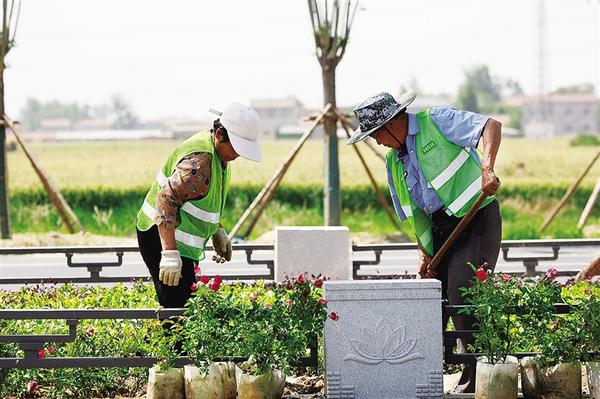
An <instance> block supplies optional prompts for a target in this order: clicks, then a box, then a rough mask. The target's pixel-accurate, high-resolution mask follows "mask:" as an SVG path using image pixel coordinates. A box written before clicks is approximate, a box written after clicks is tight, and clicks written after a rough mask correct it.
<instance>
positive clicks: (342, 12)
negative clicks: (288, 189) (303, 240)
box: [308, 0, 358, 226]
mask: <svg viewBox="0 0 600 399" xmlns="http://www.w3.org/2000/svg"><path fill="white" fill-rule="evenodd" d="M340 3H342V4H340ZM357 6H358V0H356V1H355V2H352V0H347V1H339V0H324V1H322V0H321V1H317V0H308V10H309V13H310V22H311V24H312V30H313V36H314V39H315V47H316V50H317V51H316V55H317V60H318V61H319V64H320V65H321V76H322V78H323V105H324V106H325V105H327V104H331V109H332V110H333V111H335V110H336V98H335V69H336V67H337V65H338V64H339V62H340V61H341V60H342V57H343V56H344V53H345V51H346V46H347V44H348V37H349V35H350V29H351V28H352V23H353V21H354V16H355V15H356V9H357ZM323 126H324V130H325V135H324V142H323V212H324V215H323V216H324V222H325V225H326V226H339V225H340V224H341V208H342V201H341V196H340V171H339V161H338V138H337V119H336V117H335V114H334V112H329V113H328V115H327V116H326V118H325V120H324V122H323Z"/></svg>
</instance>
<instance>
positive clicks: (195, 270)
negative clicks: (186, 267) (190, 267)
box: [194, 266, 200, 274]
mask: <svg viewBox="0 0 600 399" xmlns="http://www.w3.org/2000/svg"><path fill="white" fill-rule="evenodd" d="M194 274H200V267H198V266H196V267H194Z"/></svg>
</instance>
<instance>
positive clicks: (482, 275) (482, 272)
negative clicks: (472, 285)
mask: <svg viewBox="0 0 600 399" xmlns="http://www.w3.org/2000/svg"><path fill="white" fill-rule="evenodd" d="M475 274H476V276H477V280H478V281H480V282H481V281H485V279H486V278H487V272H486V271H485V269H484V268H483V267H480V268H479V269H477V272H476V273H475Z"/></svg>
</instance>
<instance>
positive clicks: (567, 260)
mask: <svg viewBox="0 0 600 399" xmlns="http://www.w3.org/2000/svg"><path fill="white" fill-rule="evenodd" d="M598 251H600V247H598V248H596V247H589V246H588V247H562V248H561V249H560V251H559V257H558V260H556V261H542V262H540V266H539V269H540V270H544V269H546V268H548V267H555V268H557V269H558V270H580V269H581V268H582V267H583V266H584V265H585V264H587V263H588V262H589V260H590V259H592V258H593V257H594V255H595V254H597V253H598ZM551 255H552V250H551V249H550V248H518V249H514V248H511V249H510V252H509V256H511V257H516V256H551ZM501 256H502V255H501ZM211 258H212V254H211V253H208V254H207V259H209V261H204V262H202V264H201V268H202V272H203V273H206V274H209V275H212V274H221V275H223V276H227V275H235V274H267V273H268V270H267V267H266V266H262V265H248V264H247V263H246V257H245V253H244V252H239V251H236V252H234V257H233V259H232V261H231V262H230V263H227V264H215V263H214V262H212V261H210V259H211ZM252 258H253V259H273V253H272V252H269V251H256V252H255V253H254V254H253V256H252ZM115 259H116V256H115V255H109V254H106V255H104V254H94V255H80V254H75V255H74V257H73V261H74V262H78V263H79V262H85V261H94V262H99V261H106V262H110V261H114V260H115ZM353 259H355V260H359V259H360V260H372V259H375V255H374V254H373V253H370V252H359V253H355V254H354V256H353ZM416 263H417V253H416V251H414V250H406V251H385V252H384V253H383V255H382V258H381V263H380V264H379V265H377V266H362V268H361V273H359V274H363V273H366V274H374V273H380V274H404V273H409V274H414V273H416V270H417V269H416ZM496 269H497V270H499V271H506V272H523V271H524V270H525V269H524V267H523V264H522V262H506V261H504V260H503V259H501V260H500V261H499V262H498V265H497V268H496ZM101 275H103V276H147V275H148V272H147V270H146V266H145V265H144V264H143V262H142V259H141V257H140V256H139V254H137V253H125V254H124V257H123V265H122V266H120V267H106V268H104V270H103V271H102V273H101ZM88 276H89V274H88V273H87V270H86V269H85V268H70V267H68V266H67V263H66V257H65V256H64V255H63V254H33V255H5V256H0V278H17V277H21V278H49V277H55V278H56V277H88ZM0 288H2V289H15V288H16V286H12V285H10V286H9V285H3V286H0Z"/></svg>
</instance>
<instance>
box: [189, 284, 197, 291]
mask: <svg viewBox="0 0 600 399" xmlns="http://www.w3.org/2000/svg"><path fill="white" fill-rule="evenodd" d="M190 289H191V290H192V292H194V291H197V290H198V284H196V283H192V286H191V287H190Z"/></svg>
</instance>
